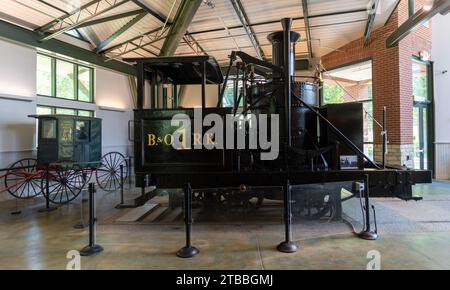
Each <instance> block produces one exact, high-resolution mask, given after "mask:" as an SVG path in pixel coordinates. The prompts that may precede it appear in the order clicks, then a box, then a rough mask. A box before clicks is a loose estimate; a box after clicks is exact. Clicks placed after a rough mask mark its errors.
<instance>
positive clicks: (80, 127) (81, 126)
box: [75, 121, 89, 141]
mask: <svg viewBox="0 0 450 290" xmlns="http://www.w3.org/2000/svg"><path fill="white" fill-rule="evenodd" d="M75 136H76V140H77V141H88V140H89V121H76V122H75Z"/></svg>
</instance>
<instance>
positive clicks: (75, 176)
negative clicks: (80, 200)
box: [41, 168, 86, 204]
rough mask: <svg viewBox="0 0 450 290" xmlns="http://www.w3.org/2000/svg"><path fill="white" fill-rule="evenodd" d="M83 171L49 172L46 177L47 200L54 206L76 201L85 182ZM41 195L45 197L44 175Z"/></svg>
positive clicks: (62, 170) (64, 170) (57, 170)
mask: <svg viewBox="0 0 450 290" xmlns="http://www.w3.org/2000/svg"><path fill="white" fill-rule="evenodd" d="M83 173H85V170H73V169H69V168H68V169H56V170H50V171H49V177H48V183H49V186H48V189H49V190H48V192H49V195H48V199H49V201H50V202H51V203H54V204H66V203H69V202H71V201H72V200H74V199H76V198H77V197H78V195H79V194H80V193H81V191H82V190H83V187H84V186H85V184H86V181H85V180H83ZM41 187H42V188H43V189H44V190H43V193H44V195H45V196H46V197H47V195H46V190H45V188H46V178H45V175H44V176H43V178H42V181H41Z"/></svg>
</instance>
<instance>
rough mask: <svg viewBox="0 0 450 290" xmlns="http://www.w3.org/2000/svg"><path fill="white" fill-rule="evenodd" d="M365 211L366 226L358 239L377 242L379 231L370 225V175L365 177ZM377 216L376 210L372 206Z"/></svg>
mask: <svg viewBox="0 0 450 290" xmlns="http://www.w3.org/2000/svg"><path fill="white" fill-rule="evenodd" d="M364 203H365V204H364V210H365V215H366V224H365V226H364V230H363V231H362V232H360V233H359V234H358V237H360V238H361V239H364V240H377V239H378V233H377V230H375V231H372V230H371V228H370V227H371V224H370V203H369V175H368V174H366V175H364ZM372 209H373V210H374V215H375V208H374V207H373V206H372Z"/></svg>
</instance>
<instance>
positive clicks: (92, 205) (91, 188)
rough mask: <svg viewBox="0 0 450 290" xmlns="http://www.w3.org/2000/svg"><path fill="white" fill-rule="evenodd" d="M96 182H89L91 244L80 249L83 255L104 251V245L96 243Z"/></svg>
mask: <svg viewBox="0 0 450 290" xmlns="http://www.w3.org/2000/svg"><path fill="white" fill-rule="evenodd" d="M95 192H96V190H95V184H94V183H89V245H88V246H86V247H84V248H83V249H82V250H81V251H80V255H81V256H92V255H95V254H97V253H100V252H102V251H103V247H102V246H100V245H97V244H96V240H95V235H96V227H95V225H96V223H97V217H96V215H95Z"/></svg>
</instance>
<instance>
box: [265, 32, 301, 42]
mask: <svg viewBox="0 0 450 290" xmlns="http://www.w3.org/2000/svg"><path fill="white" fill-rule="evenodd" d="M283 38H284V32H283V31H277V32H273V33H271V34H269V35H268V36H267V39H268V40H269V41H270V43H272V44H273V43H276V42H283ZM299 39H300V33H297V32H294V31H291V42H292V43H295V42H297V41H298V40H299Z"/></svg>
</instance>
